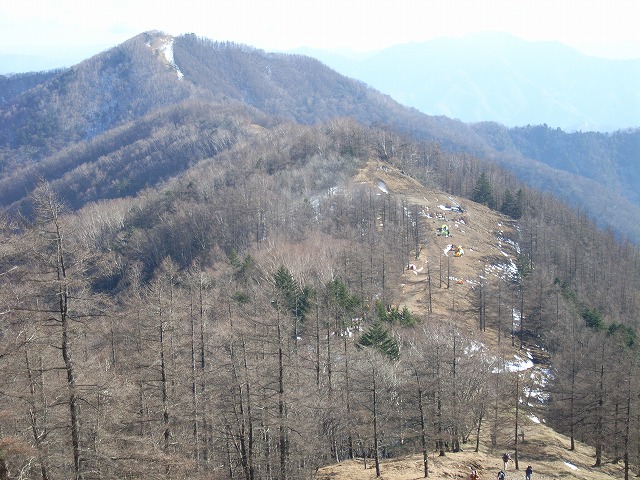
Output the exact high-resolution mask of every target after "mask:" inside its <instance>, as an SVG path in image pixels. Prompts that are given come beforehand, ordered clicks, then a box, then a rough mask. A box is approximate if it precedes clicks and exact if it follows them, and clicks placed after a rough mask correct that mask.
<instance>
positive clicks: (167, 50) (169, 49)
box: [161, 38, 184, 80]
mask: <svg viewBox="0 0 640 480" xmlns="http://www.w3.org/2000/svg"><path fill="white" fill-rule="evenodd" d="M161 48H162V53H164V57H165V58H166V59H167V63H168V64H169V65H170V66H171V67H172V68H173V69H174V70H175V71H176V73H177V74H178V78H179V79H180V80H182V78H183V77H184V74H183V73H182V72H181V71H180V69H179V68H178V65H176V62H175V60H174V59H173V38H170V39H169V40H168V41H167V42H166V43H164V44H163V45H162V47H161Z"/></svg>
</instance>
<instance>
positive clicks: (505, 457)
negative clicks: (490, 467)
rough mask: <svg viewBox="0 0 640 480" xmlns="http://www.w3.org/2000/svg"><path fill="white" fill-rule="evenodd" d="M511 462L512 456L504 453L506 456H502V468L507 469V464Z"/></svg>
mask: <svg viewBox="0 0 640 480" xmlns="http://www.w3.org/2000/svg"><path fill="white" fill-rule="evenodd" d="M509 460H511V455H509V452H504V455H502V463H503V465H504V467H503V468H502V469H503V470H506V469H507V464H508V463H509Z"/></svg>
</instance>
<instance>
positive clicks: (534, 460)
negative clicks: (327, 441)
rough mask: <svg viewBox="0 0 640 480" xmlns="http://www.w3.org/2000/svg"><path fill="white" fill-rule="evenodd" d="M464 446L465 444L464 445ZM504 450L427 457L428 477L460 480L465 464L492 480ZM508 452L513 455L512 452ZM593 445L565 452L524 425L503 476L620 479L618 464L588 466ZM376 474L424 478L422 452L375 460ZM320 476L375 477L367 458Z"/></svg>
mask: <svg viewBox="0 0 640 480" xmlns="http://www.w3.org/2000/svg"><path fill="white" fill-rule="evenodd" d="M465 447H466V448H465ZM505 450H506V448H505V449H502V450H500V449H498V448H495V449H492V448H491V447H490V446H487V445H484V444H481V446H480V451H479V452H477V453H476V452H474V451H473V447H471V446H470V445H466V446H463V451H462V452H458V453H447V454H446V455H445V456H444V457H439V456H438V455H437V453H435V452H431V453H430V455H429V478H432V479H456V478H457V479H464V478H469V473H470V468H471V467H474V468H476V469H477V471H478V474H479V475H480V479H481V480H493V479H495V478H496V475H497V474H498V471H499V470H500V469H501V468H502V462H501V460H500V457H501V455H502V453H503V452H504V451H505ZM512 456H513V453H512ZM593 458H594V457H593V449H592V448H590V447H587V446H585V445H582V444H580V443H578V444H577V445H576V450H574V451H570V450H569V441H568V439H567V438H566V437H564V436H563V435H560V434H558V433H556V432H554V431H553V430H551V429H550V428H548V427H546V426H544V425H542V424H531V425H529V426H528V427H527V430H526V435H525V442H524V443H522V444H520V446H519V455H518V459H519V462H518V463H519V465H518V466H519V469H518V470H516V469H515V465H514V462H513V461H512V462H509V465H508V468H507V471H506V473H507V480H513V479H522V480H524V477H525V475H524V471H525V469H526V468H527V465H531V466H532V468H533V472H534V473H533V480H542V479H582V480H613V479H620V478H624V474H623V469H622V464H611V463H607V464H605V465H604V466H602V467H599V468H593V467H592V465H593ZM380 470H381V476H380V477H379V478H381V479H385V480H417V479H420V478H424V473H423V472H424V470H423V466H422V455H412V456H408V457H404V458H399V459H392V460H385V461H383V462H382V464H381V468H380ZM317 478H318V479H320V480H356V479H358V480H367V479H375V478H376V472H375V468H374V465H373V462H372V460H369V461H368V462H367V468H366V469H365V467H364V462H363V460H362V459H358V460H353V461H346V462H342V463H339V464H336V465H330V466H328V467H324V468H322V469H320V470H319V471H318V475H317Z"/></svg>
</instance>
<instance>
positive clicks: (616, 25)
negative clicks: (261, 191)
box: [0, 0, 640, 72]
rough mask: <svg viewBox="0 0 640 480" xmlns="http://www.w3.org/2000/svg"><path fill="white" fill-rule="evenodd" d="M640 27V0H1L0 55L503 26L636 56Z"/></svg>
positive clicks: (307, 42)
mask: <svg viewBox="0 0 640 480" xmlns="http://www.w3.org/2000/svg"><path fill="white" fill-rule="evenodd" d="M639 25H640V1H637V0H446V1H440V0H262V1H261V0H201V1H197V0H175V1H166V0H97V1H94V0H0V55H24V54H30V55H45V56H54V57H59V58H62V57H64V56H73V55H74V54H75V55H81V58H78V59H77V61H79V60H81V59H82V58H86V57H87V56H89V55H90V54H93V53H98V52H100V51H102V50H105V49H107V48H110V47H112V46H114V45H117V44H119V43H121V42H123V41H125V40H127V39H129V38H131V37H133V36H135V35H137V34H138V33H141V32H143V31H147V30H161V31H164V32H166V33H169V34H173V35H180V34H183V33H195V34H197V35H199V36H203V37H207V38H210V39H213V40H230V41H234V42H238V43H244V44H248V45H251V46H253V47H257V48H261V49H264V50H268V51H272V50H289V49H293V48H296V47H302V46H307V47H314V48H322V49H350V50H355V51H370V50H376V49H380V48H384V47H388V46H391V45H396V44H401V43H408V42H420V41H424V40H428V39H430V38H434V37H443V36H460V35H464V34H466V33H470V32H480V31H502V32H509V33H512V34H514V35H516V36H518V37H520V38H523V39H525V40H557V41H560V42H562V43H565V44H567V45H569V46H572V47H575V48H578V49H579V50H581V51H582V52H584V53H587V54H592V55H597V56H606V57H609V58H640V27H639ZM76 52H78V53H76ZM80 52H81V53H80ZM74 63H75V62H74ZM1 71H2V66H1V65H0V72H1Z"/></svg>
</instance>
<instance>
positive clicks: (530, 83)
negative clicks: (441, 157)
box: [297, 33, 640, 132]
mask: <svg viewBox="0 0 640 480" xmlns="http://www.w3.org/2000/svg"><path fill="white" fill-rule="evenodd" d="M297 52H298V53H304V54H306V55H309V56H313V57H315V58H318V59H320V60H321V61H323V62H324V63H326V64H327V65H329V66H331V67H332V68H334V69H335V70H337V71H338V72H340V73H342V74H344V75H347V76H350V77H353V78H357V79H359V80H362V81H363V82H365V83H367V84H369V85H371V86H373V87H374V88H376V89H378V90H380V91H381V92H384V93H386V94H388V95H390V96H391V97H393V98H394V99H396V100H397V101H399V102H400V103H402V104H404V105H407V106H410V107H414V108H416V109H418V110H420V111H421V112H424V113H426V114H428V115H446V116H448V117H450V118H456V119H460V120H462V121H463V122H481V121H494V122H497V123H501V124H503V125H506V126H508V127H515V126H524V125H542V124H546V125H549V126H551V127H553V128H556V127H559V128H561V129H563V130H565V131H582V130H584V131H586V130H589V131H600V132H609V131H615V130H619V129H624V128H629V127H637V126H639V125H640V58H639V59H631V60H610V59H604V58H596V57H589V56H586V55H583V54H582V53H580V52H578V51H577V50H574V49H572V48H570V47H568V46H566V45H563V44H561V43H559V42H528V41H525V40H522V39H520V38H517V37H515V36H513V35H510V34H506V33H478V34H472V35H467V36H464V37H456V38H437V39H434V40H429V41H427V42H422V43H409V44H403V45H396V46H394V47H391V48H388V49H385V50H381V51H379V52H376V53H375V54H371V55H369V56H362V57H360V58H354V57H349V58H347V57H346V56H344V55H342V54H339V53H327V52H322V51H319V50H311V49H305V50H297Z"/></svg>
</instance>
